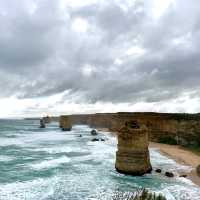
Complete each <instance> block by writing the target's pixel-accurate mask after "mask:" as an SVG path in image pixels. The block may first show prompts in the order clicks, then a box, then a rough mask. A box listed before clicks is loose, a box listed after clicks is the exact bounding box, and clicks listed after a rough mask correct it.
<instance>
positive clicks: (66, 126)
mask: <svg viewBox="0 0 200 200" xmlns="http://www.w3.org/2000/svg"><path fill="white" fill-rule="evenodd" d="M60 128H61V129H62V130H63V131H71V129H72V123H71V120H70V118H69V116H66V115H62V116H60Z"/></svg>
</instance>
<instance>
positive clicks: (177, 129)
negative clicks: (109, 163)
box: [51, 112, 200, 146]
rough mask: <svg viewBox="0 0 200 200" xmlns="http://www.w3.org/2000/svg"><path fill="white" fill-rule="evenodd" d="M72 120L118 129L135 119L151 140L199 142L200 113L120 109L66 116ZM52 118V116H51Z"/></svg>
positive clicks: (183, 142)
mask: <svg viewBox="0 0 200 200" xmlns="http://www.w3.org/2000/svg"><path fill="white" fill-rule="evenodd" d="M67 116H68V117H69V118H70V120H71V123H72V124H73V125H75V124H85V125H89V126H90V127H92V128H106V129H108V130H109V131H112V132H117V131H118V130H119V129H120V128H121V127H122V126H124V124H125V122H127V121H130V120H135V121H137V122H138V123H139V124H143V125H145V126H146V127H147V128H148V134H149V140H150V141H153V142H162V143H169V142H170V143H171V141H172V142H173V143H177V144H179V145H183V146H187V145H200V131H199V130H200V114H186V113H154V112H119V113H96V114H81V115H67ZM51 118H52V120H54V119H53V117H51Z"/></svg>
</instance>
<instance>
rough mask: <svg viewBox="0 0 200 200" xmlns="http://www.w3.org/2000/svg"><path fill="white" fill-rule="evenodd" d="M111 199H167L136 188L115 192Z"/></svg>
mask: <svg viewBox="0 0 200 200" xmlns="http://www.w3.org/2000/svg"><path fill="white" fill-rule="evenodd" d="M112 200H167V199H166V198H165V197H164V196H163V195H161V194H158V195H156V194H155V193H152V192H149V191H148V190H146V189H138V190H137V191H136V192H117V193H116V194H115V195H114V196H113V198H112Z"/></svg>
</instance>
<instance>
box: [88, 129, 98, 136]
mask: <svg viewBox="0 0 200 200" xmlns="http://www.w3.org/2000/svg"><path fill="white" fill-rule="evenodd" d="M90 133H91V135H98V133H97V131H96V130H95V129H93V130H91V132H90Z"/></svg>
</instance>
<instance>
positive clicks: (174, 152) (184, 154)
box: [150, 142, 200, 186]
mask: <svg viewBox="0 0 200 200" xmlns="http://www.w3.org/2000/svg"><path fill="white" fill-rule="evenodd" d="M150 147H155V148H158V149H159V150H160V152H161V153H163V154H164V155H167V156H168V157H170V158H172V159H174V160H176V161H177V162H178V163H180V164H184V165H188V166H191V167H192V168H194V169H193V170H192V171H191V172H190V173H185V174H187V178H189V179H190V180H192V182H193V183H195V184H197V185H199V186H200V177H199V176H198V175H197V173H196V170H195V169H196V167H197V165H199V164H200V156H198V155H196V154H195V153H193V152H191V151H189V150H185V149H183V148H182V147H181V146H178V145H168V144H160V143H154V142H151V143H150Z"/></svg>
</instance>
